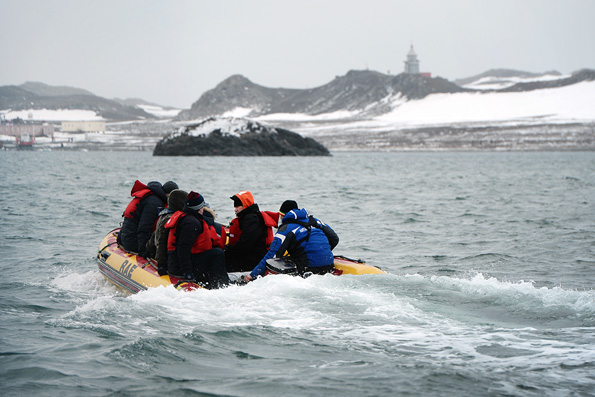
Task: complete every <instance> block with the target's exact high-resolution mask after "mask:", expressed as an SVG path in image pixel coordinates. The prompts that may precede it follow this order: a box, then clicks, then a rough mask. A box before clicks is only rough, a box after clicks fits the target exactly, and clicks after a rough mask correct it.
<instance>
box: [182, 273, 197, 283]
mask: <svg viewBox="0 0 595 397" xmlns="http://www.w3.org/2000/svg"><path fill="white" fill-rule="evenodd" d="M184 280H186V281H196V280H195V279H194V274H192V273H191V272H188V273H184Z"/></svg>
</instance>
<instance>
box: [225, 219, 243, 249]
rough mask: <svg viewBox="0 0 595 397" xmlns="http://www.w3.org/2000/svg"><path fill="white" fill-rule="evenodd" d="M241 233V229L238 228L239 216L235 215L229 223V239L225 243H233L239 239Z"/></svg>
mask: <svg viewBox="0 0 595 397" xmlns="http://www.w3.org/2000/svg"><path fill="white" fill-rule="evenodd" d="M241 234H242V229H240V218H238V217H235V218H233V219H232V220H231V223H230V224H229V241H228V242H227V243H228V244H229V245H234V244H235V243H237V242H238V240H239V239H240V235H241Z"/></svg>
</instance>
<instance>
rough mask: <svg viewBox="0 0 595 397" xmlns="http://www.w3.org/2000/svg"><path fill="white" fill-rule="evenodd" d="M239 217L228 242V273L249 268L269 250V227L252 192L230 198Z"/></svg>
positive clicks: (241, 193)
mask: <svg viewBox="0 0 595 397" xmlns="http://www.w3.org/2000/svg"><path fill="white" fill-rule="evenodd" d="M230 198H231V199H232V200H233V206H234V212H235V214H236V218H235V219H233V220H232V221H231V224H230V227H229V233H230V236H229V245H228V246H227V247H225V266H226V268H227V271H228V272H242V271H249V270H252V269H253V268H254V266H256V265H257V264H258V262H259V261H260V260H261V259H262V257H263V256H264V255H265V254H266V253H267V245H266V239H267V230H266V225H265V221H264V218H263V215H262V214H261V212H260V209H259V208H258V204H256V203H254V197H253V196H252V193H250V192H249V191H242V192H239V193H237V194H235V195H233V196H231V197H230Z"/></svg>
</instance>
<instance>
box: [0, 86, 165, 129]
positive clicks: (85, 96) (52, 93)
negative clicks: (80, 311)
mask: <svg viewBox="0 0 595 397" xmlns="http://www.w3.org/2000/svg"><path fill="white" fill-rule="evenodd" d="M8 109H11V110H28V109H50V110H58V109H71V110H74V109H76V110H91V111H94V112H95V113H97V114H98V115H99V116H101V117H103V118H104V119H106V120H113V121H127V120H142V119H152V118H154V116H153V115H151V114H149V113H147V112H146V111H144V110H143V109H140V108H138V107H134V106H126V105H122V104H120V103H118V102H116V101H113V100H110V99H106V98H102V97H99V96H96V95H93V94H92V93H91V92H89V91H86V90H82V89H79V88H71V87H52V86H48V85H46V84H43V83H33V82H28V83H25V84H22V85H20V86H14V85H10V86H2V87H0V110H8Z"/></svg>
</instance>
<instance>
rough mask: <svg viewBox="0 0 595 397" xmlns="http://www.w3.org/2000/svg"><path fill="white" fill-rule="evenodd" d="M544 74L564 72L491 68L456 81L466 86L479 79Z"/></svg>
mask: <svg viewBox="0 0 595 397" xmlns="http://www.w3.org/2000/svg"><path fill="white" fill-rule="evenodd" d="M543 76H560V77H561V76H562V74H561V73H560V72H558V71H556V70H553V71H549V72H544V73H531V72H524V71H521V70H513V69H490V70H488V71H487V72H483V73H480V74H478V75H475V76H472V77H466V78H463V79H457V80H455V83H456V84H458V85H460V86H465V85H467V84H470V83H473V82H477V81H479V80H484V81H485V80H497V79H501V80H507V79H510V78H521V79H534V78H539V77H543Z"/></svg>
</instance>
